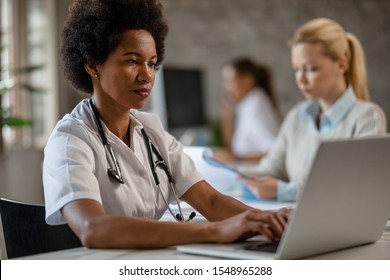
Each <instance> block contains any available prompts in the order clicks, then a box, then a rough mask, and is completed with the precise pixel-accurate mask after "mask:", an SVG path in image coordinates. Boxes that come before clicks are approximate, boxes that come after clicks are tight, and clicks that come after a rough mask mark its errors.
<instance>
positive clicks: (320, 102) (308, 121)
mask: <svg viewBox="0 0 390 280" xmlns="http://www.w3.org/2000/svg"><path fill="white" fill-rule="evenodd" d="M291 62H292V67H293V69H294V72H295V81H296V84H297V86H298V88H299V90H300V91H301V93H302V95H303V96H304V97H305V99H306V101H303V102H300V103H299V104H297V105H296V106H295V107H294V108H293V109H292V110H291V111H290V112H289V113H288V115H287V116H286V118H285V120H284V122H283V124H282V127H281V131H280V134H279V135H278V138H277V140H276V141H275V145H274V146H273V147H272V149H271V151H270V152H269V153H268V154H267V156H266V157H265V158H263V159H262V160H261V161H260V163H259V165H257V166H256V167H255V168H254V169H251V170H248V169H247V170H242V171H243V172H246V173H248V174H251V175H255V176H256V177H254V178H253V179H250V180H244V179H242V182H243V183H244V184H246V185H248V186H249V187H250V188H251V189H252V191H253V192H254V193H255V194H256V195H258V196H259V197H263V198H277V199H278V200H280V201H294V200H296V197H297V195H298V193H299V191H300V190H301V189H302V188H303V186H304V184H305V182H306V179H307V176H308V172H309V170H310V166H311V163H312V160H313V159H314V156H315V154H316V150H317V148H318V145H319V143H320V142H321V141H324V140H328V139H334V138H354V137H364V136H370V135H383V134H385V133H386V118H385V115H384V113H383V111H382V110H381V108H380V107H379V106H377V105H376V104H374V103H372V102H370V101H369V92H368V89H367V84H366V68H365V63H364V53H363V49H362V47H361V44H360V42H359V40H358V39H357V38H356V37H355V36H354V35H353V34H351V33H348V32H346V31H345V30H344V29H343V28H342V27H341V26H340V25H339V24H338V23H337V22H335V21H333V20H330V19H326V18H319V19H314V20H312V21H309V22H308V23H306V24H304V25H303V26H301V27H300V28H298V30H297V31H296V32H295V34H294V36H293V38H292V40H291Z"/></svg>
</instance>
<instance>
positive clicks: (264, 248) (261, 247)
mask: <svg viewBox="0 0 390 280" xmlns="http://www.w3.org/2000/svg"><path fill="white" fill-rule="evenodd" d="M278 245H279V244H278V243H256V244H252V245H248V246H246V247H244V249H245V250H249V251H261V252H269V253H276V250H277V249H278Z"/></svg>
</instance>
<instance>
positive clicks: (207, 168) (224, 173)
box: [184, 146, 255, 199]
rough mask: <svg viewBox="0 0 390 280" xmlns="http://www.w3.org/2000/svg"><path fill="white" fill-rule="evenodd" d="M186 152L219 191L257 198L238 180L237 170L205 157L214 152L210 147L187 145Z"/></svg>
mask: <svg viewBox="0 0 390 280" xmlns="http://www.w3.org/2000/svg"><path fill="white" fill-rule="evenodd" d="M184 152H185V153H186V154H188V155H189V156H190V157H191V159H192V160H193V161H194V163H195V166H196V169H197V170H198V171H199V172H200V173H201V174H202V175H203V177H204V178H205V179H206V181H207V182H208V183H209V184H210V185H212V186H213V187H214V188H216V189H217V190H218V191H220V192H222V193H224V194H227V195H230V196H233V197H236V198H239V199H244V198H245V199H255V196H254V195H253V194H252V193H251V192H250V191H249V190H248V189H247V188H246V187H245V186H244V185H242V184H241V183H240V182H239V181H238V180H237V178H238V177H239V175H238V173H237V171H234V169H233V168H231V167H225V168H221V167H222V166H221V165H219V164H217V163H215V164H210V162H209V161H206V159H205V157H206V158H208V157H209V156H210V154H212V151H211V149H210V148H206V147H198V146H186V147H184ZM221 164H222V163H221ZM225 166H226V165H225Z"/></svg>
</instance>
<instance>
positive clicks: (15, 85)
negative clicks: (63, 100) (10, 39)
mask: <svg viewBox="0 0 390 280" xmlns="http://www.w3.org/2000/svg"><path fill="white" fill-rule="evenodd" d="M3 50H4V47H3V46H0V54H1V53H2V52H3ZM42 68H43V65H30V66H27V67H23V68H11V67H8V66H6V65H0V154H2V153H3V151H4V137H3V128H4V127H5V126H9V127H14V128H22V127H29V126H31V125H32V121H31V119H28V118H23V117H20V116H17V115H14V114H13V112H12V107H10V106H5V105H4V103H3V102H2V101H3V96H4V95H5V94H12V92H13V91H15V90H18V91H23V92H26V93H30V94H36V93H43V92H45V89H43V88H40V87H36V86H33V85H32V84H31V83H28V82H24V81H23V79H20V78H21V77H23V76H26V79H24V80H26V81H28V79H27V78H28V76H29V75H31V74H32V73H33V72H35V71H37V70H40V69H42ZM6 71H7V72H8V73H9V75H8V76H9V77H8V78H7V79H3V76H4V73H5V72H6Z"/></svg>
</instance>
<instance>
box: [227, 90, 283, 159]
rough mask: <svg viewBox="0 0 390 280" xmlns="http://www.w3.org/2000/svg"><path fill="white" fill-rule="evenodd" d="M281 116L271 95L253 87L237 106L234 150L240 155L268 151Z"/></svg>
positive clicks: (275, 134) (277, 129)
mask: <svg viewBox="0 0 390 280" xmlns="http://www.w3.org/2000/svg"><path fill="white" fill-rule="evenodd" d="M280 123H281V118H280V116H279V115H278V113H277V111H276V110H275V109H274V106H273V105H272V103H271V101H270V99H269V97H268V96H267V95H266V93H265V92H264V91H263V90H262V89H260V88H255V89H253V90H252V91H251V92H250V93H249V94H248V95H247V96H246V97H245V98H244V99H243V100H241V101H240V102H239V103H238V104H237V106H236V122H235V131H234V135H233V139H232V149H233V152H234V153H235V154H236V155H238V156H245V155H248V154H253V153H266V152H267V151H268V150H269V149H270V148H271V146H272V144H273V142H274V141H275V138H276V136H277V133H278V131H279V127H280Z"/></svg>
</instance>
